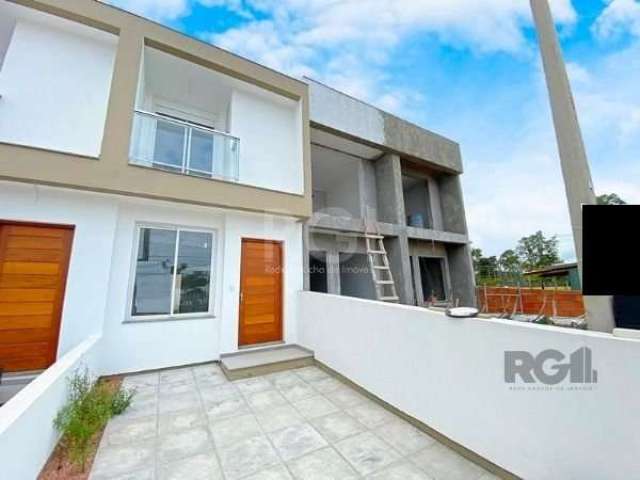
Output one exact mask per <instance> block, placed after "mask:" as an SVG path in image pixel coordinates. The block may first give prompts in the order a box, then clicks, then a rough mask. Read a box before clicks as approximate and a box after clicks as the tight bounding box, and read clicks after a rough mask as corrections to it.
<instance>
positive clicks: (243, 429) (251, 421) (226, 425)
mask: <svg viewBox="0 0 640 480" xmlns="http://www.w3.org/2000/svg"><path fill="white" fill-rule="evenodd" d="M209 429H210V431H211V435H212V436H213V441H214V443H215V446H216V448H220V447H222V446H226V445H230V444H232V443H236V442H238V441H240V440H244V439H246V438H249V437H255V436H257V435H261V434H262V430H261V429H260V425H259V424H258V421H257V420H256V418H255V417H254V416H253V415H251V414H249V415H239V416H236V417H231V418H225V419H222V420H217V421H216V422H212V423H211V424H210V425H209Z"/></svg>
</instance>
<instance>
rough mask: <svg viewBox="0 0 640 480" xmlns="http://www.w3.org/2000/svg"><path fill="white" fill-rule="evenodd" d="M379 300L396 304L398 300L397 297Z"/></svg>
mask: <svg viewBox="0 0 640 480" xmlns="http://www.w3.org/2000/svg"><path fill="white" fill-rule="evenodd" d="M380 300H382V301H383V302H397V301H398V300H400V298H399V297H380Z"/></svg>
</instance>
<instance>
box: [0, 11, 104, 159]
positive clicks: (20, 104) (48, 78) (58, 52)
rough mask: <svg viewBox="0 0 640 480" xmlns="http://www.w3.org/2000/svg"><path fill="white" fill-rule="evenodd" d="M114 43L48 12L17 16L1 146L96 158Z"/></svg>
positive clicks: (4, 79)
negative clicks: (16, 145) (50, 15)
mask: <svg viewBox="0 0 640 480" xmlns="http://www.w3.org/2000/svg"><path fill="white" fill-rule="evenodd" d="M11 12H13V10H12V11H11ZM11 12H10V11H9V10H8V9H6V6H5V5H0V15H11V14H12V13H11ZM116 43H117V37H116V36H115V35H111V34H107V33H104V32H100V31H98V30H94V29H91V28H89V27H84V26H79V25H77V24H73V23H72V22H69V21H66V20H62V19H56V18H50V17H49V16H47V15H44V14H32V15H29V16H28V17H27V18H18V20H17V24H16V26H15V30H14V33H13V38H12V40H11V43H10V45H9V49H8V51H7V54H6V57H5V60H4V64H3V66H2V71H1V73H0V94H2V99H1V100H0V142H6V143H14V144H18V145H26V146H32V147H38V148H46V149H51V150H57V151H62V152H68V153H73V154H78V155H86V156H90V157H98V155H99V154H100V148H101V144H102V137H103V133H104V125H105V118H106V114H107V104H108V100H109V92H110V88H111V76H112V73H113V63H114V57H115V51H116Z"/></svg>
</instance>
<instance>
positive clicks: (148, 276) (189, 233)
mask: <svg viewBox="0 0 640 480" xmlns="http://www.w3.org/2000/svg"><path fill="white" fill-rule="evenodd" d="M213 242H214V235H213V233H212V232H206V231H198V230H191V229H180V228H175V229H172V228H163V227H140V228H139V232H138V245H137V249H138V252H137V259H136V266H135V279H134V284H133V293H132V305H131V316H132V317H134V318H141V317H168V316H184V315H190V314H191V315H193V314H205V313H209V312H210V305H211V301H210V299H211V292H212V272H211V265H212V261H211V260H212V254H213Z"/></svg>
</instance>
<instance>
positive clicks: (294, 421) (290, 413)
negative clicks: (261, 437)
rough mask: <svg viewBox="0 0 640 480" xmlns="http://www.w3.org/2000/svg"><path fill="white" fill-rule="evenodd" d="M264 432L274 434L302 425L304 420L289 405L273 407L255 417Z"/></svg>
mask: <svg viewBox="0 0 640 480" xmlns="http://www.w3.org/2000/svg"><path fill="white" fill-rule="evenodd" d="M256 417H257V419H258V422H259V423H260V425H261V426H262V428H263V430H264V431H265V432H274V431H276V430H281V429H283V428H285V427H290V426H292V425H298V424H300V423H304V422H305V419H304V418H303V417H302V415H300V413H299V412H298V411H297V410H296V409H295V408H293V407H292V406H291V405H282V406H280V407H275V408H272V409H269V410H266V411H264V412H261V413H258V414H257V415H256Z"/></svg>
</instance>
